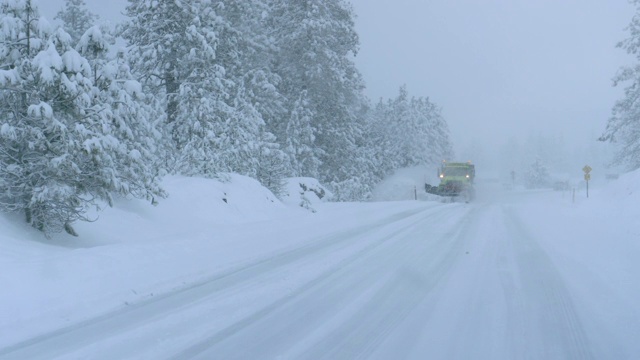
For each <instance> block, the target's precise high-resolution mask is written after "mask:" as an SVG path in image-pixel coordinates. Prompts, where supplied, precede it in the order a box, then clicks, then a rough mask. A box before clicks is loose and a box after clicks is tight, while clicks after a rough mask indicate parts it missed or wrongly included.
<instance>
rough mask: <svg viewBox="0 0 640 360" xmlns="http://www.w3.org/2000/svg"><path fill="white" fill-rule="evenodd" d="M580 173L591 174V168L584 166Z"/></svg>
mask: <svg viewBox="0 0 640 360" xmlns="http://www.w3.org/2000/svg"><path fill="white" fill-rule="evenodd" d="M582 171H584V173H585V174H588V173H590V172H591V166H589V165H585V166H584V167H583V168H582Z"/></svg>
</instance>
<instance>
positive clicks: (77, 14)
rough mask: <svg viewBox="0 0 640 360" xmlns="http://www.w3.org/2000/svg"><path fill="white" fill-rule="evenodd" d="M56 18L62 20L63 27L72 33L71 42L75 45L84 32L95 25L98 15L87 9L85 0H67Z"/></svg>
mask: <svg viewBox="0 0 640 360" xmlns="http://www.w3.org/2000/svg"><path fill="white" fill-rule="evenodd" d="M54 19H58V20H60V21H62V27H63V28H64V30H65V31H66V32H67V33H68V34H69V35H71V43H72V44H73V45H75V44H77V43H78V41H79V40H80V37H81V36H82V34H84V32H85V31H86V30H87V29H89V28H90V27H91V26H94V25H95V22H96V20H97V19H98V15H96V14H93V13H92V12H90V11H89V10H88V9H87V5H86V4H85V2H84V0H65V4H64V8H63V9H62V10H60V11H59V12H58V14H57V15H56V17H55V18H54Z"/></svg>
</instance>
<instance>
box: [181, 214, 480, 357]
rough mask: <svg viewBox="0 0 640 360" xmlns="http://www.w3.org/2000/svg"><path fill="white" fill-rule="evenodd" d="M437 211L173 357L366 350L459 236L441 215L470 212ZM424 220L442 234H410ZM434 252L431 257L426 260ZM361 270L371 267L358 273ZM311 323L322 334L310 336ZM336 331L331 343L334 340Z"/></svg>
mask: <svg viewBox="0 0 640 360" xmlns="http://www.w3.org/2000/svg"><path fill="white" fill-rule="evenodd" d="M439 210H440V211H439V212H437V213H436V214H435V216H433V217H426V216H425V217H423V218H422V219H421V221H418V222H415V223H413V224H411V226H408V227H406V228H405V229H404V230H403V231H401V232H400V233H398V234H396V235H395V236H393V238H389V239H386V240H384V242H385V243H386V245H389V244H392V245H393V247H392V248H390V247H389V246H387V247H384V248H382V247H381V246H380V245H381V244H379V245H376V246H374V247H371V248H369V249H367V250H366V252H363V253H359V254H356V255H354V256H353V257H351V258H349V259H346V260H345V261H343V263H342V264H340V265H339V266H336V267H334V268H333V269H331V270H330V271H327V272H325V273H324V274H322V275H321V276H319V277H318V278H316V279H314V280H313V281H311V282H309V283H307V284H306V285H305V286H303V287H302V288H300V289H299V290H298V291H297V292H296V293H294V294H291V296H290V297H286V298H282V299H281V300H278V301H276V302H275V303H273V304H272V305H270V306H268V307H267V308H264V309H262V310H261V311H259V312H258V313H256V314H254V315H252V316H249V317H247V318H245V319H243V320H242V321H239V322H238V323H236V324H234V325H232V326H230V327H229V328H227V329H225V330H223V331H219V332H216V333H214V334H212V335H211V336H209V337H207V338H206V339H203V340H202V341H200V342H198V343H196V344H194V345H193V346H191V347H190V348H188V349H186V350H184V351H182V352H180V353H178V354H176V355H175V356H174V357H173V358H174V359H186V358H202V359H210V358H224V359H234V358H237V359H248V358H277V357H279V356H283V357H284V358H322V357H325V358H344V357H345V356H346V357H348V358H354V357H356V356H361V355H366V354H368V353H370V351H372V349H373V348H374V347H375V345H376V344H378V343H379V342H380V339H381V338H384V337H385V336H386V335H387V334H388V333H389V332H390V331H392V330H393V329H394V327H395V325H397V324H398V323H399V322H401V321H402V320H403V318H404V317H406V316H407V315H408V314H409V313H410V311H411V310H412V309H413V308H414V307H415V306H416V305H417V304H418V303H419V302H420V301H421V300H422V299H423V298H424V297H425V296H427V295H428V293H429V292H430V290H431V289H432V288H433V286H434V285H435V284H436V283H437V282H438V281H440V279H441V277H442V273H444V272H446V271H447V268H448V265H450V264H451V262H452V258H453V257H455V253H456V251H459V247H460V246H462V239H464V238H466V237H465V236H464V234H462V233H461V231H460V230H459V229H458V227H457V226H456V224H452V223H451V222H447V221H444V220H445V219H450V218H451V217H452V215H453V214H457V215H455V216H458V217H461V218H463V219H466V218H468V217H470V216H471V215H470V213H469V211H468V210H465V211H459V210H460V207H459V206H455V207H450V208H448V210H446V211H443V209H442V208H440V209H439ZM425 224H428V225H429V228H428V231H429V232H427V234H430V233H431V232H432V231H433V229H434V228H438V227H444V231H443V234H444V235H443V234H440V236H438V237H437V239H432V240H431V241H423V240H422V239H416V238H415V237H416V235H417V234H418V232H417V231H416V229H421V230H425V227H424V225H425ZM452 227H453V230H451V228H452ZM452 239H453V240H452ZM434 254H436V255H434ZM434 256H436V260H435V261H433V262H430V260H434V259H433V257H434ZM427 259H428V260H427ZM399 265H403V266H399ZM363 268H364V269H369V270H370V271H364V272H363V271H362V269H363ZM389 274H392V275H391V276H390V275H389ZM416 284H417V285H418V286H416ZM371 289H373V290H371ZM368 291H373V293H372V297H371V298H370V299H368V300H366V301H365V302H364V303H362V304H359V305H358V307H357V309H356V310H355V311H354V312H353V314H350V316H347V317H346V319H347V321H346V322H345V321H344V319H336V321H335V322H336V324H337V325H334V326H329V327H330V328H331V330H327V326H326V324H327V323H328V322H331V319H332V317H334V315H335V314H336V313H339V312H341V311H342V310H341V309H343V308H344V307H349V306H350V304H351V303H353V302H356V301H358V300H357V299H359V298H360V297H361V296H360V295H361V294H363V293H366V292H368ZM316 299H321V301H320V302H318V301H317V300H316ZM314 301H315V302H314ZM285 319H286V320H285ZM316 328H321V329H323V330H322V331H325V332H326V331H329V333H324V334H322V333H321V334H314V329H316ZM282 334H286V339H283V338H282V336H284V335H282ZM336 334H342V336H341V335H336ZM345 334H355V335H352V336H351V337H346V336H344V335H345ZM336 336H338V341H337V344H339V345H337V346H336V345H335V344H334V343H333V342H334V341H336ZM283 340H284V342H283ZM300 344H303V345H300ZM328 344H333V345H331V347H332V348H333V349H334V351H333V352H331V351H328V349H327V346H328ZM292 348H298V349H295V351H294V352H295V354H290V352H291V350H292ZM345 352H346V353H345ZM283 354H286V355H283ZM358 354H360V355H358Z"/></svg>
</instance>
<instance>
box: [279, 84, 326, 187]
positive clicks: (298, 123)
mask: <svg viewBox="0 0 640 360" xmlns="http://www.w3.org/2000/svg"><path fill="white" fill-rule="evenodd" d="M312 119H313V113H312V112H311V109H310V107H309V105H308V99H307V92H306V91H302V93H301V94H300V96H299V97H298V99H297V100H296V101H295V103H294V104H293V108H292V109H291V113H290V115H289V121H288V123H287V129H286V133H285V134H286V141H287V146H286V148H285V151H286V152H287V154H288V155H289V157H290V159H291V168H292V170H293V174H292V175H293V176H309V177H314V178H317V177H318V167H319V165H320V160H319V155H320V154H318V152H319V151H320V149H318V148H314V140H315V136H314V135H313V134H314V128H313V126H312V125H311V121H312Z"/></svg>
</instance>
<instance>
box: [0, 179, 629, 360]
mask: <svg viewBox="0 0 640 360" xmlns="http://www.w3.org/2000/svg"><path fill="white" fill-rule="evenodd" d="M421 171H422V170H420V169H417V170H416V169H408V170H405V171H404V172H399V173H397V174H396V175H395V176H394V177H391V178H390V179H388V180H387V181H386V182H384V183H383V184H381V186H380V187H379V188H378V189H376V191H375V192H374V196H375V198H376V199H378V200H390V201H376V202H369V203H327V202H323V201H321V200H320V199H319V198H318V196H317V193H320V190H318V188H319V187H320V185H319V184H317V183H316V182H314V180H313V179H304V178H302V179H295V180H294V181H292V182H290V186H289V187H288V189H289V190H288V191H289V193H290V195H289V196H285V201H284V202H280V201H279V200H277V199H276V198H275V197H274V196H273V195H272V194H271V193H270V192H269V191H268V190H266V189H264V188H262V187H261V186H260V185H259V184H258V183H257V182H255V181H253V180H251V179H248V178H245V177H241V176H236V175H232V176H231V177H230V181H229V182H226V183H222V182H219V181H214V180H206V179H190V178H183V177H170V178H167V179H166V181H165V184H164V186H165V188H166V189H167V190H168V191H169V192H170V194H171V196H170V197H169V198H168V199H166V200H164V201H162V202H161V203H160V204H159V205H158V206H157V207H152V206H150V205H148V204H145V203H143V202H140V201H137V200H126V201H125V200H122V201H119V202H118V203H117V204H116V205H115V207H114V208H112V209H107V210H106V211H104V212H101V213H100V214H99V220H98V221H96V222H94V223H85V224H81V225H78V226H77V227H76V229H77V231H78V232H79V233H80V237H79V238H72V237H69V236H66V235H59V236H57V237H54V238H53V239H50V240H47V239H44V238H43V237H42V236H41V235H40V234H39V233H37V232H36V231H34V230H32V229H29V228H28V227H26V226H24V225H23V224H22V223H21V221H20V219H19V218H17V217H16V216H14V215H9V216H7V215H0V291H1V292H0V293H1V294H2V295H0V309H1V312H0V359H5V358H6V359H58V358H59V359H158V358H173V359H183V358H202V359H233V358H239V359H257V358H260V359H276V358H279V359H300V358H303V359H304V358H312V359H316V358H326V359H352V358H359V357H364V358H372V359H391V358H393V359H402V358H409V359H424V358H429V359H471V358H473V359H519V358H527V359H529V358H530V359H543V358H544V359H567V358H575V359H589V358H593V359H637V358H640V343H639V342H638V341H637V339H640V303H638V301H637V299H640V282H639V281H637V279H638V277H639V276H640V262H639V261H638V260H637V259H638V258H640V242H639V241H638V240H639V239H640V222H638V221H637V219H638V216H639V215H640V208H638V203H640V172H635V173H631V174H627V175H624V176H621V178H620V179H618V180H616V181H613V182H610V183H608V184H603V185H602V186H600V187H596V188H594V189H591V193H590V197H589V198H588V199H587V198H586V197H585V194H584V189H581V190H580V189H579V191H578V192H577V193H576V197H575V201H574V200H573V197H572V194H571V193H570V192H554V191H551V190H548V191H547V190H537V191H524V190H510V191H504V190H503V189H502V187H501V186H500V184H498V183H493V182H486V183H480V184H479V188H478V191H477V196H478V199H477V201H475V202H473V203H470V204H464V203H442V202H439V201H437V200H433V199H432V198H427V197H426V196H423V195H422V194H421V192H420V191H419V190H421V188H420V187H421V186H422V184H423V182H424V176H425V175H426V174H425V175H421V174H420V172H421ZM427 172H428V171H427ZM416 174H417V175H416ZM427 178H428V176H427ZM300 183H304V184H305V187H306V188H307V191H302V190H301V188H300V187H299V184H300ZM296 184H298V186H296ZM412 187H413V188H417V189H418V192H419V193H420V195H421V196H419V200H418V201H415V200H412V197H411V195H412ZM407 188H408V189H407ZM310 189H314V190H315V191H312V190H310ZM325 191H326V190H325ZM301 192H303V194H301ZM328 197H330V194H328V193H327V194H326V197H325V196H323V199H326V198H328ZM391 200H393V201H391ZM301 204H302V205H304V207H301V206H300V205H301Z"/></svg>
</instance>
